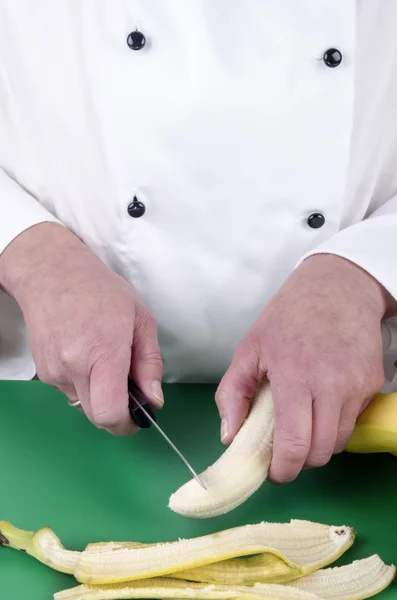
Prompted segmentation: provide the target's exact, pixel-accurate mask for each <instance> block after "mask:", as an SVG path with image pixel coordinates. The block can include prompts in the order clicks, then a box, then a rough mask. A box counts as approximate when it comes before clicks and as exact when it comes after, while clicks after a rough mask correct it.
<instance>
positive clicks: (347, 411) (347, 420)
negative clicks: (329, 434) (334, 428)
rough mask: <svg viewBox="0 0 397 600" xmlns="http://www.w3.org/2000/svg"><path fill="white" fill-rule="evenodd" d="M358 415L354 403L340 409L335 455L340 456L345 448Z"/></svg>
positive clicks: (358, 411) (357, 408)
mask: <svg viewBox="0 0 397 600" xmlns="http://www.w3.org/2000/svg"><path fill="white" fill-rule="evenodd" d="M359 414H360V410H359V406H357V403H355V402H350V403H349V402H348V403H346V404H345V405H344V406H343V407H342V411H341V414H340V417H339V425H338V435H337V438H336V443H335V451H334V452H335V454H340V453H341V452H343V451H344V449H345V448H346V446H347V444H348V441H349V440H350V438H351V436H352V434H353V430H354V427H355V424H356V420H357V418H358V416H359Z"/></svg>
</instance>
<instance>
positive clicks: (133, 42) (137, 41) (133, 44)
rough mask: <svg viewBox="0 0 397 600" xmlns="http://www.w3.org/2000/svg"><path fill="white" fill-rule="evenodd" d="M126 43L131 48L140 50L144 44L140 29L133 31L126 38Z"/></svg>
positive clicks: (144, 39)
mask: <svg viewBox="0 0 397 600" xmlns="http://www.w3.org/2000/svg"><path fill="white" fill-rule="evenodd" d="M127 44H128V46H129V48H131V50H142V48H144V47H145V46H146V38H145V36H144V35H143V33H142V32H140V31H138V30H137V31H133V32H132V33H130V35H129V36H128V38H127Z"/></svg>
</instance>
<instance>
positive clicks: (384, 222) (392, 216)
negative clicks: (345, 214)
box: [299, 195, 397, 299]
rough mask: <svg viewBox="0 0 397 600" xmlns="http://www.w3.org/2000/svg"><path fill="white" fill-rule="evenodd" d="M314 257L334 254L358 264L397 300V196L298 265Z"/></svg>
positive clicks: (324, 243)
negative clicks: (315, 255)
mask: <svg viewBox="0 0 397 600" xmlns="http://www.w3.org/2000/svg"><path fill="white" fill-rule="evenodd" d="M314 254H335V255H337V256H341V257H342V258H345V259H347V260H349V261H351V262H353V263H355V264H356V265H358V266H359V267H361V268H362V269H364V270H365V271H367V273H369V274H370V275H372V276H373V277H374V278H375V279H376V280H377V281H378V282H379V283H380V284H381V285H383V287H384V288H386V290H387V291H388V292H389V293H390V294H391V295H392V296H393V298H396V299H397V195H396V196H393V197H392V198H391V199H390V200H388V201H387V202H385V204H383V205H382V206H381V207H380V208H379V209H377V210H376V211H375V212H373V213H372V214H371V215H370V216H368V217H367V218H366V219H364V220H363V221H361V222H360V223H357V224H355V225H352V226H350V227H347V228H346V229H342V230H341V231H339V232H338V233H336V234H335V235H334V236H332V237H331V238H329V239H328V240H326V241H325V242H323V243H322V244H320V245H319V246H317V247H316V248H314V249H313V250H311V251H309V252H307V253H306V254H305V255H304V256H303V258H302V259H301V260H300V261H299V264H300V263H301V262H302V261H303V260H305V259H306V258H308V257H309V256H312V255H314Z"/></svg>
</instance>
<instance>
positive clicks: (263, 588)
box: [54, 555, 396, 600]
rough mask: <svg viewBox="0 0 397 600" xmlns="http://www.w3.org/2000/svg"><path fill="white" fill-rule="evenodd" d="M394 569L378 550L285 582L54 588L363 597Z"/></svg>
mask: <svg viewBox="0 0 397 600" xmlns="http://www.w3.org/2000/svg"><path fill="white" fill-rule="evenodd" d="M395 574H396V569H395V567H394V566H390V565H386V564H385V563H384V562H383V561H382V560H381V558H380V557H379V556H378V555H374V556H370V557H368V558H366V559H363V560H357V561H354V562H353V563H351V564H349V565H346V566H343V567H334V568H328V569H321V570H319V571H317V572H316V573H313V574H311V575H307V576H305V577H302V578H300V579H298V580H297V581H295V582H293V583H288V584H286V585H277V584H263V583H255V584H254V585H252V586H232V585H224V584H223V585H213V584H211V585H206V584H203V583H194V582H191V581H180V580H176V579H172V578H164V577H159V578H153V579H146V580H141V581H129V582H124V583H116V584H107V585H89V584H83V585H80V586H77V587H74V588H71V589H69V590H64V591H62V592H58V593H57V594H55V595H54V600H131V599H134V598H137V599H143V598H147V599H153V600H155V599H159V600H167V599H181V600H183V599H192V600H238V599H247V600H327V599H328V600H365V599H366V598H370V597H372V596H374V595H376V594H378V593H379V592H381V591H383V590H384V589H386V588H387V587H388V586H389V585H390V583H391V582H392V581H393V579H394V577H395Z"/></svg>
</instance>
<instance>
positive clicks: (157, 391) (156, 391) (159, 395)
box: [152, 381, 164, 408]
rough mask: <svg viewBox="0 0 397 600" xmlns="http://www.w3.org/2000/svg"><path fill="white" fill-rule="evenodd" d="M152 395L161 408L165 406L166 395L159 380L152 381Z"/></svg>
mask: <svg viewBox="0 0 397 600" xmlns="http://www.w3.org/2000/svg"><path fill="white" fill-rule="evenodd" d="M152 395H153V398H154V399H155V400H157V403H158V405H159V408H161V407H162V406H164V395H163V390H162V389H161V383H160V382H159V381H152Z"/></svg>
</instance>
